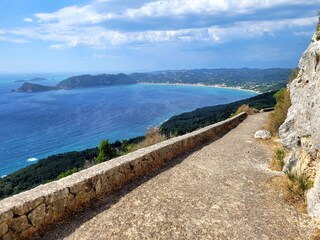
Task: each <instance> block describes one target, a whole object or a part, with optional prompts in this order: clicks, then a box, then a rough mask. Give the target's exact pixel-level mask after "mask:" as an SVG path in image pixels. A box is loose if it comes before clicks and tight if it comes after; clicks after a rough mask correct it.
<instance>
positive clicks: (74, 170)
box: [57, 167, 78, 180]
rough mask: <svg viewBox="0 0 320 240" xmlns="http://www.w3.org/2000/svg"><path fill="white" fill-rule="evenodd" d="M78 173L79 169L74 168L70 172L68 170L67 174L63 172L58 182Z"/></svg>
mask: <svg viewBox="0 0 320 240" xmlns="http://www.w3.org/2000/svg"><path fill="white" fill-rule="evenodd" d="M77 171H78V169H77V168H75V167H74V168H72V169H70V170H68V171H66V172H62V173H60V174H59V175H58V177H57V180H59V179H61V178H65V177H67V176H69V175H72V174H74V173H76V172H77Z"/></svg>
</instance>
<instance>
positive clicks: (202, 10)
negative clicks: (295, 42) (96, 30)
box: [125, 0, 320, 18]
mask: <svg viewBox="0 0 320 240" xmlns="http://www.w3.org/2000/svg"><path fill="white" fill-rule="evenodd" d="M314 3H320V0H308V1H305V0H196V1H195V0H161V1H154V2H150V3H146V4H145V5H143V6H141V7H140V8H131V9H128V10H127V11H126V12H125V16H127V17H130V18H139V17H164V16H179V15H186V14H216V13H226V14H242V13H248V12H252V11H255V10H258V9H267V8H272V7H277V6H281V5H283V6H285V5H291V4H303V5H306V4H314Z"/></svg>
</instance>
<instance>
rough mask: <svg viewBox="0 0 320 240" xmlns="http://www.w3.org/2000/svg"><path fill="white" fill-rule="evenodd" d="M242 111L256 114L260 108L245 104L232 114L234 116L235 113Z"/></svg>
mask: <svg viewBox="0 0 320 240" xmlns="http://www.w3.org/2000/svg"><path fill="white" fill-rule="evenodd" d="M242 112H245V113H247V114H248V115H254V114H256V113H258V112H259V110H258V109H256V108H252V107H250V106H249V105H247V104H243V105H241V106H240V107H239V108H238V109H237V111H236V112H235V113H234V114H232V116H235V115H237V114H239V113H242Z"/></svg>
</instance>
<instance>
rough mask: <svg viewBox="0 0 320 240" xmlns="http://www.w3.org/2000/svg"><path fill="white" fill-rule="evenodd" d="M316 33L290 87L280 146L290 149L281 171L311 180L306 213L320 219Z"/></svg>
mask: <svg viewBox="0 0 320 240" xmlns="http://www.w3.org/2000/svg"><path fill="white" fill-rule="evenodd" d="M318 29H319V27H318ZM317 34H318V30H317V32H316V33H315V34H314V36H313V38H312V41H311V43H310V45H309V47H308V49H307V50H306V51H305V52H304V53H303V55H302V57H301V59H300V62H299V68H300V71H299V73H298V76H297V77H296V78H295V79H294V80H293V81H292V82H291V83H290V85H289V90H290V97H291V102H292V106H291V107H290V109H289V111H288V115H287V118H286V121H285V122H284V124H283V125H282V126H281V127H280V129H279V134H280V137H281V141H282V143H283V145H284V146H285V147H286V148H287V149H289V150H290V154H289V156H288V157H287V158H286V159H285V167H284V170H293V171H296V172H297V173H299V174H306V175H307V176H308V177H310V179H311V180H313V181H314V187H313V188H312V189H310V190H309V192H308V194H307V203H308V212H309V214H310V215H311V216H312V217H313V218H319V219H320V153H319V150H320V41H318V40H317Z"/></svg>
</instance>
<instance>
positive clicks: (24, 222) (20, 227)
mask: <svg viewBox="0 0 320 240" xmlns="http://www.w3.org/2000/svg"><path fill="white" fill-rule="evenodd" d="M9 227H10V228H11V229H12V230H13V231H14V232H17V233H21V232H23V231H25V230H27V229H28V228H30V227H31V225H30V223H29V221H28V218H27V216H26V215H22V216H19V217H15V218H12V219H11V221H10V222H9Z"/></svg>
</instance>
